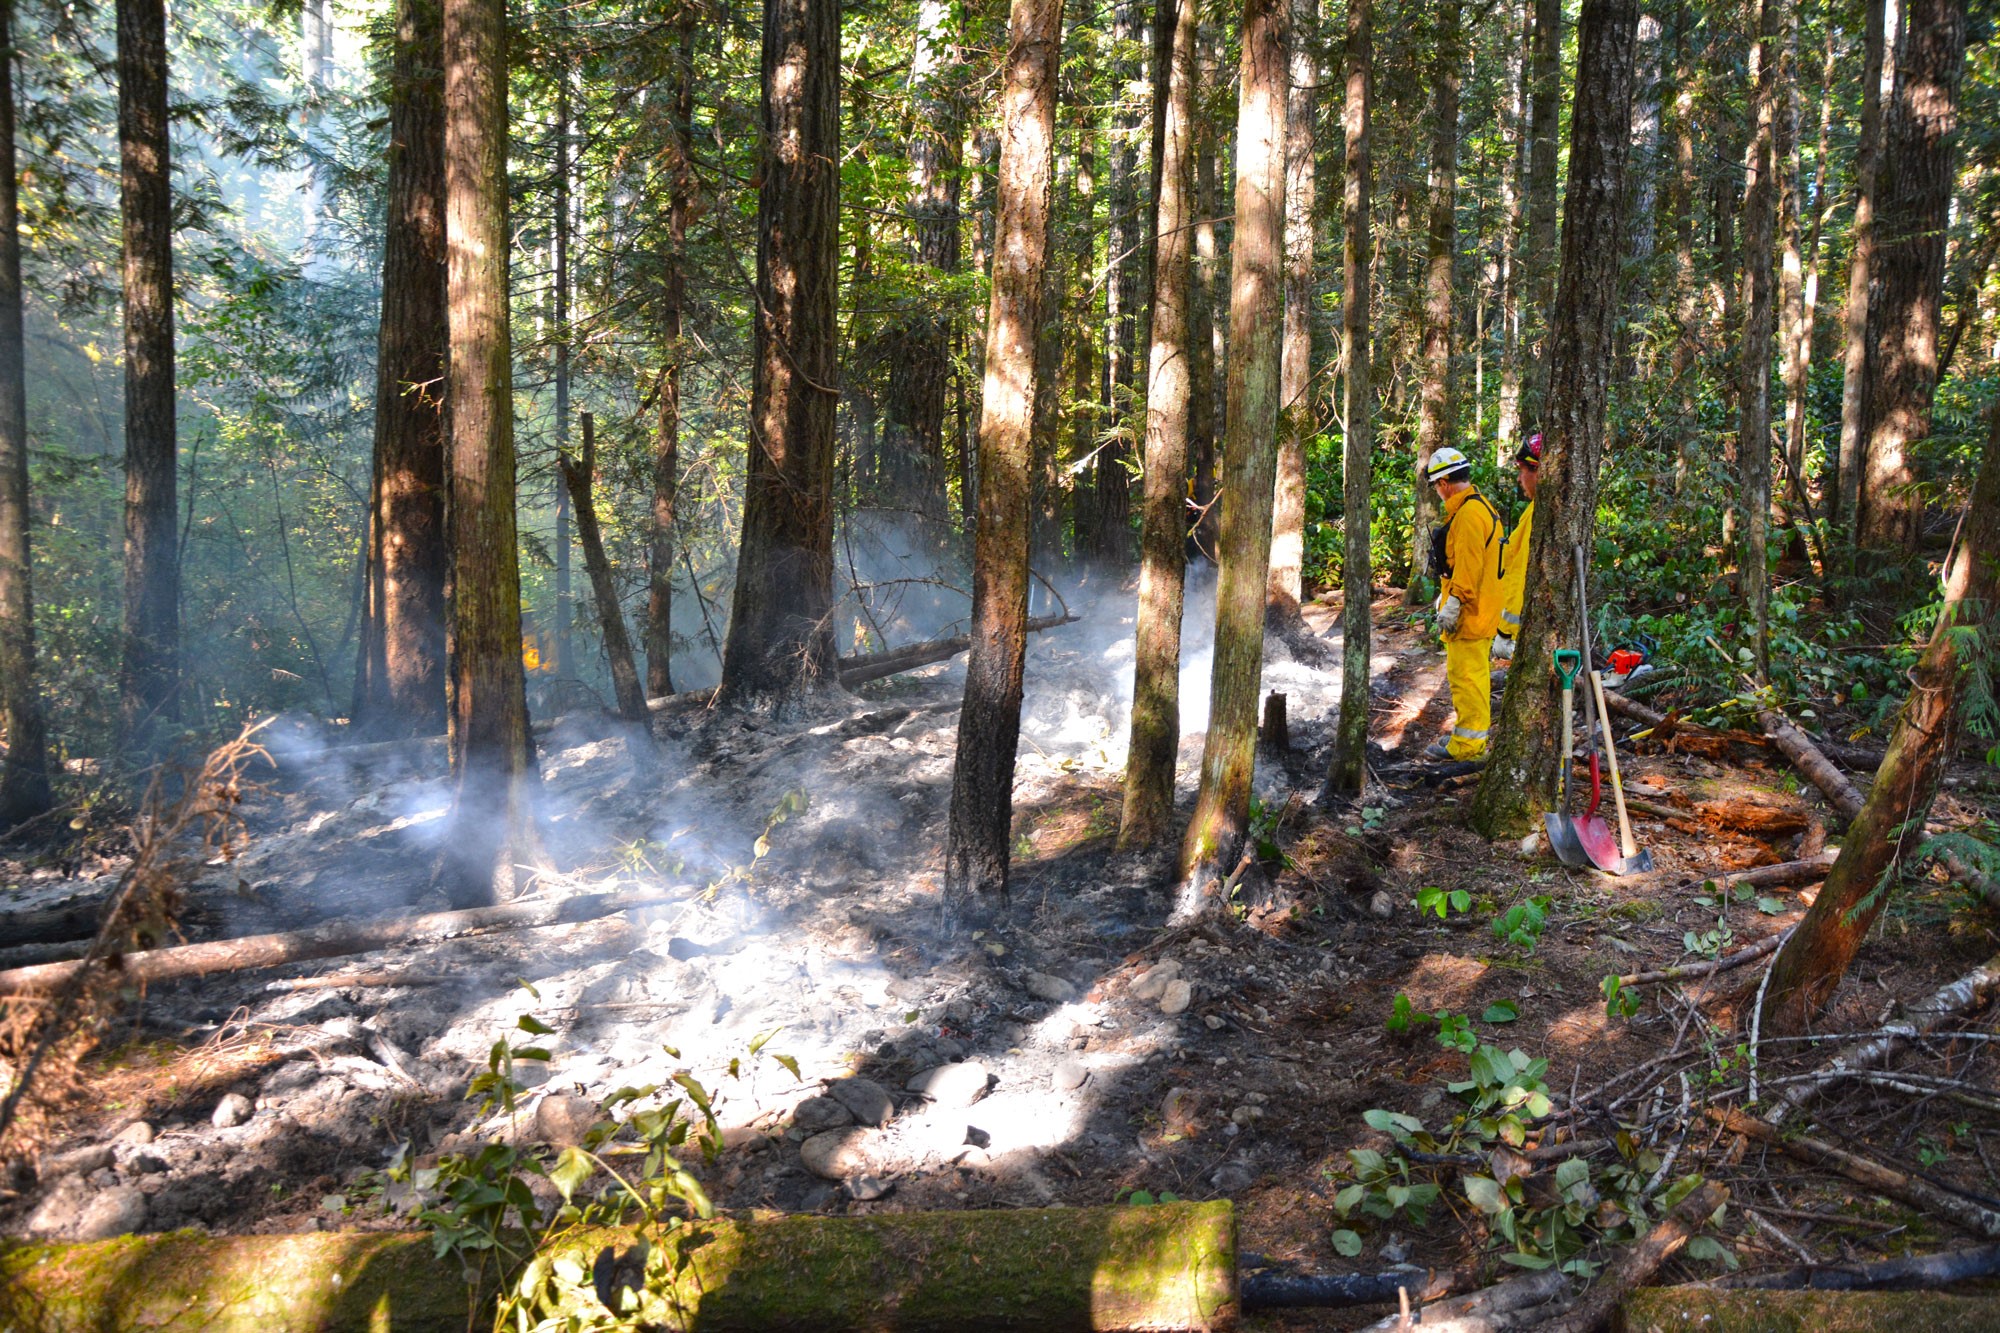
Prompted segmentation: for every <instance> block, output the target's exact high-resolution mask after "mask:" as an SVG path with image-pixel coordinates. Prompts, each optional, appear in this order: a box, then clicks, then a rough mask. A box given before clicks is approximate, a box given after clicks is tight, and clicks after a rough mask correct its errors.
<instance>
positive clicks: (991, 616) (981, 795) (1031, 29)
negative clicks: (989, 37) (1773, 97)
mask: <svg viewBox="0 0 2000 1333" xmlns="http://www.w3.org/2000/svg"><path fill="white" fill-rule="evenodd" d="M774 2H775V0H774ZM1061 49H1062V0H1013V13H1012V17H1011V20H1010V31H1009V33H1008V49H1007V62H1006V66H1005V73H1004V75H1003V79H1004V82H1003V85H1002V88H1001V93H1000V136H1001V140H1000V181H999V194H1000V201H999V205H1000V206H999V220H998V223H997V235H996V237H995V241H994V247H995V253H994V264H993V297H992V303H991V305H990V306H989V307H988V310H987V317H986V330H987V332H986V381H985V386H984V393H983V395H982V398H981V402H982V406H981V412H980V420H979V471H980V477H979V519H978V527H977V529H976V531H975V535H974V550H973V574H972V649H971V652H970V654H969V656H968V657H967V659H966V665H965V708H964V711H963V712H962V713H961V714H960V717H959V724H958V756H957V760H956V762H955V764H954V765H953V768H952V779H951V823H950V827H949V831H948V832H947V835H946V842H945V892H946V894H947V895H948V896H949V897H950V898H952V899H954V900H961V901H962V900H963V899H964V898H966V897H969V896H971V895H974V894H982V893H1001V894H1004V893H1005V892H1006V891H1007V858H1008V850H1009V849H1008V842H1009V840H1010V838H1011V836H1012V830H1013V822H1014V750H1015V747H1016V745H1017V744H1018V742H1019V740H1020V734H1021V667H1022V662H1023V659H1024V658H1025V657H1026V653H1027V617H1028V490H1029V479H1028V465H1029V460H1030V459H1031V457H1032V455H1033V445H1032V442H1031V441H1030V440H1029V438H1028V436H1029V431H1030V429H1031V427H1032V426H1033V424H1034V410H1035V383H1034V379H1035V332H1036V330H1037V328H1038V327H1039V326H1040V324H1041V319H1042V308H1041V307H1042V265H1043V263H1044V261H1045V260H1046V258H1047V255H1048V244H1049V196H1050V185H1051V178H1052V176H1053V174H1054V162H1055V122H1056V81H1057V67H1058V65H1059V64H1060V57H1061Z"/></svg>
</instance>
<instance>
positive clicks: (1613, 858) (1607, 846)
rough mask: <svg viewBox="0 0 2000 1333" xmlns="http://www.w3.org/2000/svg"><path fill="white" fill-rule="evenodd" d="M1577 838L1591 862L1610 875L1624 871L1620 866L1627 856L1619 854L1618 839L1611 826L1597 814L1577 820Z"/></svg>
mask: <svg viewBox="0 0 2000 1333" xmlns="http://www.w3.org/2000/svg"><path fill="white" fill-rule="evenodd" d="M1576 839H1577V841H1578V842H1580V843H1582V844H1583V854H1584V855H1585V856H1586V857H1588V858H1589V859H1590V863H1591V864H1592V865H1594V866H1596V867H1597V868H1598V869H1599V870H1602V871H1604V872H1605V873H1606V874H1608V875H1616V874H1620V873H1622V872H1621V871H1620V870H1619V867H1620V866H1622V865H1624V864H1625V858H1624V857H1623V856H1620V855H1619V854H1618V839H1617V837H1616V836H1615V835H1614V834H1613V833H1612V832H1611V826H1610V825H1609V824H1606V823H1605V822H1604V821H1603V820H1601V819H1599V818H1597V817H1596V816H1594V815H1593V816H1591V817H1590V818H1589V819H1579V820H1578V821H1577V822H1576Z"/></svg>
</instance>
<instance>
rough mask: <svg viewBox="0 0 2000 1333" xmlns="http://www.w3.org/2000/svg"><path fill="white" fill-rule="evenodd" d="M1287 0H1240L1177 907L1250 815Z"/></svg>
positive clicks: (1275, 345) (1281, 235) (1191, 904)
mask: <svg viewBox="0 0 2000 1333" xmlns="http://www.w3.org/2000/svg"><path fill="white" fill-rule="evenodd" d="M1287 18H1288V15H1287V13H1286V0H1245V3H1244V6H1243V27H1242V32H1243V56H1242V67H1241V74H1240V85H1239V87H1240V91H1239V93H1238V96H1237V122H1236V237H1235V244H1234V245H1233V247H1232V253H1231V262H1230V297H1229V326H1230V328H1231V329H1232V330H1234V333H1233V334H1232V336H1231V337H1230V340H1229V395H1228V422H1227V426H1226V434H1225V435H1224V442H1223V453H1222V534H1221V546H1222V550H1221V556H1222V561H1221V564H1222V568H1221V571H1220V573H1219V574H1218V575H1217V578H1216V596H1215V658H1214V662H1215V665H1214V670H1213V674H1212V677H1211V688H1210V695H1209V709H1208V736H1207V740H1206V742H1205V744H1204V745H1203V747H1202V757H1201V786H1200V789H1199V791H1198V792H1197V794H1196V797H1195V809H1194V817H1193V818H1192V819H1191V820H1190V821H1189V823H1188V828H1187V836H1186V838H1185V840H1184V841H1183V842H1182V845H1181V867H1180V868H1181V875H1182V878H1183V880H1184V886H1183V890H1182V896H1181V907H1180V912H1179V914H1180V915H1182V916H1189V915H1193V914H1196V913H1200V912H1206V911H1211V910H1216V909H1219V908H1220V907H1221V905H1222V898H1221V890H1222V887H1223V881H1224V879H1225V877H1226V876H1228V875H1229V873H1230V872H1231V871H1232V870H1233V869H1234V868H1235V865H1236V858H1237V855H1238V854H1239V853H1240V852H1241V850H1242V846H1243V837H1244V834H1245V832H1246V830H1247V828H1248V825H1249V818H1250V777H1251V769H1252V766H1253V764H1254V762H1255V758H1256V747H1257V703H1258V687H1259V685H1260V683H1261V682H1262V679H1263V666H1264V588H1265V583H1266V576H1267V573H1268V571H1269V569H1270V564H1271V486H1272V479H1273V474H1274V473H1275V472H1276V470H1277V469H1276V464H1277V458H1276V453H1277V429H1278V372H1279V355H1280V351H1281V348H1280V332H1281V320H1282V314H1283V309H1284V304H1283V303H1284V263H1285V94H1286V82H1287V78H1286V60H1285V55H1286V46H1287V41H1286V28H1287V26H1288V24H1287Z"/></svg>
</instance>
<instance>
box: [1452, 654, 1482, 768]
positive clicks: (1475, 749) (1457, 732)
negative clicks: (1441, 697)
mask: <svg viewBox="0 0 2000 1333" xmlns="http://www.w3.org/2000/svg"><path fill="white" fill-rule="evenodd" d="M1444 674H1445V678H1446V679H1447V680H1449V681H1450V682H1451V706H1452V708H1453V709H1454V710H1455V711H1456V712H1457V714H1458V716H1457V718H1455V719H1454V720H1453V723H1452V728H1451V739H1450V740H1449V741H1447V742H1446V743H1445V748H1446V749H1448V750H1450V751H1451V757H1452V758H1453V759H1478V758H1481V757H1482V756H1484V755H1485V753H1486V731H1487V728H1488V727H1490V726H1491V725H1492V723H1493V640H1491V639H1446V640H1445V641H1444Z"/></svg>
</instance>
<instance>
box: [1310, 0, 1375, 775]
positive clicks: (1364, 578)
mask: <svg viewBox="0 0 2000 1333" xmlns="http://www.w3.org/2000/svg"><path fill="white" fill-rule="evenodd" d="M1373 24H1374V6H1373V5H1372V4H1371V3H1370V2H1369V0H1348V6H1347V53H1346V64H1347V100H1346V102H1345V103H1343V104H1342V107H1341V112H1340V115H1341V126H1342V128H1343V129H1344V130H1345V131H1346V135H1347V165H1346V177H1345V180H1344V181H1343V184H1342V208H1343V211H1344V213H1345V215H1346V232H1345V239H1344V241H1343V243H1342V250H1341V255H1342V257H1341V311H1340V360H1341V365H1342V366H1343V367H1344V368H1345V373H1344V375H1343V376H1342V394H1343V401H1342V409H1343V415H1344V416H1345V418H1346V427H1345V433H1344V435H1343V436H1342V439H1341V511H1342V512H1341V527H1342V536H1343V540H1344V542H1345V549H1344V550H1343V552H1342V563H1341V575H1340V582H1341V587H1342V589H1343V590H1344V592H1343V595H1342V600H1341V608H1340V639H1341V644H1340V653H1341V678H1340V721H1339V724H1338V726H1337V727H1336V729H1335V731H1334V737H1333V759H1332V760H1331V762H1330V763H1329V764H1328V766H1327V771H1326V788H1325V791H1324V792H1323V793H1322V798H1323V799H1327V800H1331V799H1334V798H1337V797H1347V796H1359V795H1360V794H1361V788H1362V785H1363V783H1364V782H1366V780H1367V777H1368V659H1369V657H1370V656H1371V655H1372V653H1373V644H1374V637H1375V636H1374V624H1373V620H1374V606H1373V604H1372V603H1371V601H1370V599H1371V597H1372V596H1373V593H1374V576H1373V572H1372V571H1371V570H1370V568H1369V558H1370V557H1369V548H1368V537H1369V532H1368V527H1369V498H1370V496H1369V492H1370V489H1371V486H1372V481H1371V477H1372V474H1373V471H1374V466H1375V464H1374V453H1375V352H1374V347H1373V345H1372V343H1371V342H1370V340H1369V330H1368V305H1369V301H1368V282H1369V269H1368V265H1369V259H1370V257H1371V256H1372V254H1373V252H1374V243H1373V242H1372V241H1371V240H1370V239H1369V225H1368V223H1369V211H1370V210H1371V209H1372V208H1373V207H1374V201H1373V195H1374V178H1373V173H1372V169H1371V164H1370V162H1369V156H1368V155H1369V142H1368V121H1369V116H1370V115H1371V113H1372V107H1371V103H1372V102H1373V100H1374V80H1375V45H1374V43H1375V35H1374V27H1373Z"/></svg>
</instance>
